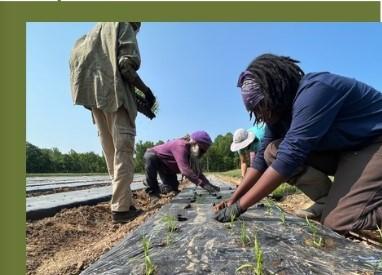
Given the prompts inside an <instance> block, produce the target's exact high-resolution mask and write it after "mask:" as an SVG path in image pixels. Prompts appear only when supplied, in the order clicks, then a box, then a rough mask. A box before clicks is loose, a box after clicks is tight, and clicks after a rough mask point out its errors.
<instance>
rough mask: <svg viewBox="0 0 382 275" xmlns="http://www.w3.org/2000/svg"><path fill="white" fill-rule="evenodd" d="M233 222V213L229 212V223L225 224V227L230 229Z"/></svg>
mask: <svg viewBox="0 0 382 275" xmlns="http://www.w3.org/2000/svg"><path fill="white" fill-rule="evenodd" d="M234 222H235V215H233V214H231V216H230V220H229V223H227V224H226V225H225V227H226V228H228V229H232V228H233V225H234Z"/></svg>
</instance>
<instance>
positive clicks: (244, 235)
mask: <svg viewBox="0 0 382 275" xmlns="http://www.w3.org/2000/svg"><path fill="white" fill-rule="evenodd" d="M250 241H251V238H250V237H249V234H248V231H247V226H246V225H245V222H244V221H243V222H242V223H241V226H240V242H241V244H242V245H243V246H247V245H248V244H249V243H250Z"/></svg>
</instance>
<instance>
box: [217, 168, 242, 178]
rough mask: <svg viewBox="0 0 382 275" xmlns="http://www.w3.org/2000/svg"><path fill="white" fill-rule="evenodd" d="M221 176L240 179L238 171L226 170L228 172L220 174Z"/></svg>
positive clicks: (239, 171)
mask: <svg viewBox="0 0 382 275" xmlns="http://www.w3.org/2000/svg"><path fill="white" fill-rule="evenodd" d="M221 175H222V176H227V177H231V178H236V179H240V178H241V170H240V169H234V170H228V171H225V172H222V173H221Z"/></svg>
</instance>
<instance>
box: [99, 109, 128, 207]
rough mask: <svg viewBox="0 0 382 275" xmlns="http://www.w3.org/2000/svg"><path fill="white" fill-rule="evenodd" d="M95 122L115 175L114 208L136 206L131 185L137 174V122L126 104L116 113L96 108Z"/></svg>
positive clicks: (111, 171) (113, 182)
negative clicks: (131, 116) (135, 167)
mask: <svg viewBox="0 0 382 275" xmlns="http://www.w3.org/2000/svg"><path fill="white" fill-rule="evenodd" d="M92 114H93V118H94V121H95V123H96V125H97V127H98V132H99V137H100V139H101V144H102V148H103V152H104V156H105V159H106V164H107V169H108V172H109V175H110V177H111V178H112V190H113V191H112V198H111V211H114V212H122V211H128V210H129V209H130V206H132V205H134V203H133V197H132V193H131V189H130V184H131V182H132V181H133V177H134V160H133V155H134V141H135V125H131V122H130V120H129V117H128V114H127V111H126V109H125V108H124V107H121V108H119V109H118V111H116V112H113V113H107V112H104V111H102V110H100V109H97V108H92Z"/></svg>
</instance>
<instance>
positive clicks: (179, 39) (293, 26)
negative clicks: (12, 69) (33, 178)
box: [26, 22, 382, 154]
mask: <svg viewBox="0 0 382 275" xmlns="http://www.w3.org/2000/svg"><path fill="white" fill-rule="evenodd" d="M94 25H95V23H28V24H27V37H26V43H27V44H26V51H27V68H26V77H27V83H26V108H27V109H26V139H27V141H28V142H30V143H32V144H34V145H36V146H38V147H40V148H53V147H56V148H58V149H59V150H60V151H61V152H63V153H67V152H68V151H69V150H71V149H73V150H75V151H76V152H90V151H93V152H96V153H98V154H101V152H102V147H101V145H100V142H99V139H98V136H97V129H96V126H95V125H93V124H92V119H91V114H90V112H89V111H88V110H86V109H85V108H83V107H82V106H78V105H73V101H72V98H71V91H70V77H69V56H70V52H71V49H72V47H73V45H74V43H75V41H76V40H77V39H78V38H80V37H81V36H82V35H84V34H86V33H87V32H88V31H90V30H91V29H92V28H93V27H94ZM137 39H138V45H139V49H140V53H141V59H142V63H141V68H140V69H139V71H138V73H139V75H140V76H141V78H142V79H143V80H144V82H145V83H146V84H147V85H148V86H149V87H150V88H151V90H152V91H153V92H154V94H155V96H156V97H157V99H158V101H159V106H160V107H159V113H158V115H157V118H155V119H153V120H149V119H148V118H146V117H144V116H143V115H141V114H139V115H138V117H137V120H136V125H137V136H136V141H140V140H142V141H154V142H156V141H158V140H164V141H166V140H168V139H172V138H176V137H180V136H183V135H185V134H186V133H191V132H193V131H196V130H205V131H207V132H208V133H209V134H210V135H211V137H212V138H213V139H214V138H215V137H216V136H217V135H219V134H225V133H228V132H234V131H235V130H236V129H237V128H249V127H251V125H252V123H253V122H251V121H249V115H248V113H247V112H246V111H245V109H244V105H243V104H242V99H241V96H240V90H239V88H237V87H236V83H237V79H238V76H239V74H240V73H241V72H242V71H243V70H245V68H246V67H247V66H248V64H249V63H250V62H251V61H252V60H253V59H254V58H255V57H256V56H258V55H260V54H263V53H273V54H278V55H287V56H290V57H292V58H294V59H297V60H299V61H300V62H301V64H300V66H301V68H302V69H303V70H304V71H305V73H308V72H318V71H329V72H332V73H336V74H340V75H344V76H348V77H352V78H356V79H358V80H360V81H363V82H366V83H368V84H369V85H371V86H373V87H375V88H377V89H378V90H380V91H382V67H381V64H382V54H381V49H382V25H381V24H380V23H239V22H236V23H145V22H143V23H142V27H141V30H140V32H139V33H138V36H137Z"/></svg>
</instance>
